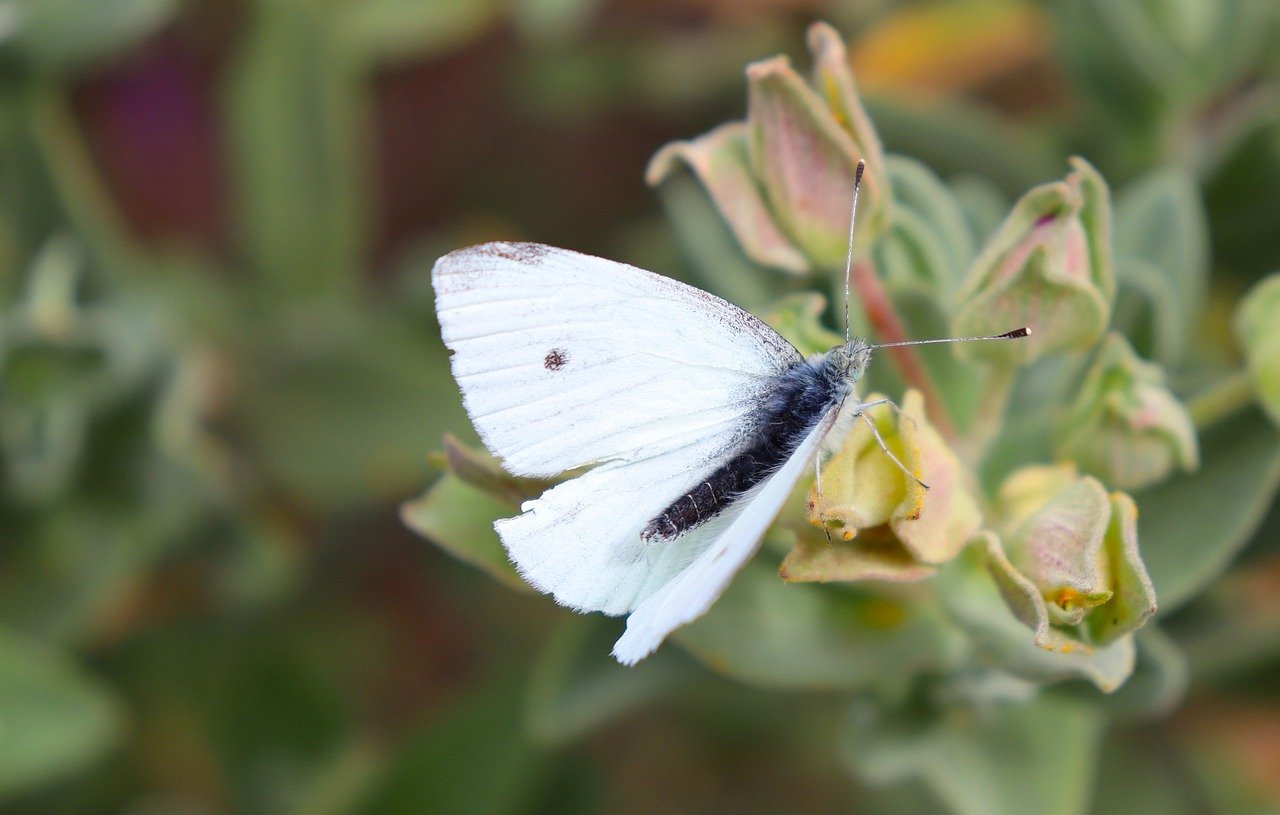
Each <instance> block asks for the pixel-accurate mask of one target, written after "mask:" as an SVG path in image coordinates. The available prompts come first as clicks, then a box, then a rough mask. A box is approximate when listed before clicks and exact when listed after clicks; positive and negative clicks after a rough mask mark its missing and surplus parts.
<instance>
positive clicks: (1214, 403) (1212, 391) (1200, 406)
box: [1187, 369, 1254, 431]
mask: <svg viewBox="0 0 1280 815" xmlns="http://www.w3.org/2000/svg"><path fill="white" fill-rule="evenodd" d="M1253 401H1254V392H1253V381H1252V380H1251V379H1250V378H1249V372H1248V371H1247V370H1244V369H1241V370H1239V371H1236V372H1235V373H1233V374H1230V375H1228V376H1225V377H1223V378H1222V379H1219V380H1218V381H1217V382H1215V383H1213V384H1212V385H1210V386H1209V387H1208V388H1206V389H1205V390H1203V391H1201V392H1200V393H1198V394H1196V395H1195V396H1193V397H1191V399H1190V400H1189V401H1188V402H1187V410H1188V411H1190V413H1191V420H1192V421H1193V422H1195V425H1196V430H1200V431H1204V430H1207V429H1208V428H1210V427H1213V426H1214V425H1216V424H1218V423H1219V422H1221V421H1223V420H1224V419H1226V418H1228V417H1230V416H1232V415H1234V414H1236V413H1239V412H1240V411H1241V410H1244V409H1245V408H1247V407H1249V405H1251V404H1253Z"/></svg>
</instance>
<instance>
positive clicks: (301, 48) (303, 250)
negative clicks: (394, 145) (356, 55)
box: [226, 0, 373, 297]
mask: <svg viewBox="0 0 1280 815" xmlns="http://www.w3.org/2000/svg"><path fill="white" fill-rule="evenodd" d="M248 19H249V23H250V24H249V25H248V27H247V30H246V31H245V32H243V34H242V36H241V38H240V42H239V43H238V47H237V49H236V52H235V53H236V60H235V61H234V63H233V64H232V65H231V66H230V69H229V71H228V91H227V105H226V110H227V117H228V122H229V131H228V133H229V137H228V144H229V151H228V153H229V161H228V164H229V167H230V170H231V175H232V184H233V193H234V196H235V199H236V205H237V208H238V214H239V215H240V218H241V222H240V224H239V226H240V228H241V237H242V239H243V241H244V249H245V252H246V255H247V257H248V259H249V261H250V262H251V264H252V270H253V272H254V273H255V274H256V275H258V276H259V277H260V278H261V280H262V282H263V283H264V286H263V287H262V288H261V289H260V290H259V291H260V293H261V294H262V295H264V296H271V297H289V296H296V295H298V294H301V293H313V292H316V291H326V290H327V291H337V292H340V293H346V292H347V291H349V290H350V288H351V287H353V286H354V285H355V284H356V282H357V280H358V274H359V272H360V270H361V267H362V265H363V263H364V260H365V254H366V241H367V239H368V232H369V229H370V228H371V225H370V215H371V213H372V211H373V207H371V206H370V205H369V202H368V196H367V195H366V193H367V192H368V190H367V189H366V187H365V179H366V174H367V173H368V172H369V169H370V168H369V167H368V164H369V161H368V159H367V152H366V150H365V148H366V145H365V143H364V139H365V137H366V133H365V130H364V127H365V126H364V124H363V121H364V120H365V117H367V116H369V115H370V114H369V109H370V107H371V104H370V101H369V99H368V98H367V93H366V88H367V82H365V81H363V80H364V77H363V76H362V71H363V69H364V67H365V66H363V65H361V64H358V63H357V61H356V60H353V59H351V58H350V55H349V54H347V53H346V52H344V51H342V50H341V49H340V48H338V47H337V43H338V42H339V41H340V40H339V35H338V32H339V31H341V28H342V26H341V21H342V18H340V17H333V16H331V12H330V10H329V9H328V8H327V6H325V4H318V3H309V2H296V0H260V2H257V3H255V4H254V6H253V14H251V15H249V16H248Z"/></svg>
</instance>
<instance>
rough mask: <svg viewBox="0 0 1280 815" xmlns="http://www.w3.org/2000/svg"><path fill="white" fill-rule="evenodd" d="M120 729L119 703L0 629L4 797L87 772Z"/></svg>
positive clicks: (58, 659)
mask: <svg viewBox="0 0 1280 815" xmlns="http://www.w3.org/2000/svg"><path fill="white" fill-rule="evenodd" d="M121 726H122V713H121V709H120V706H119V703H118V702H117V700H116V699H115V698H114V697H113V696H112V695H111V694H110V693H109V692H108V691H107V690H106V689H105V688H103V687H102V686H101V685H99V684H98V683H97V681H95V680H94V679H93V678H91V677H90V676H88V675H87V674H85V673H83V672H82V671H81V670H80V669H79V668H78V667H77V666H76V665H75V664H73V663H72V662H71V660H70V659H68V658H67V657H66V656H65V655H63V654H60V653H56V652H53V651H50V650H48V649H46V648H45V647H44V646H43V645H40V644H37V643H35V642H33V641H30V640H26V639H23V638H20V637H18V636H16V635H14V634H12V633H10V632H8V631H4V630H0V756H3V760H0V797H5V796H9V795H13V794H15V793H18V792H22V791H25V790H28V789H30V788H32V787H35V786H38V785H40V784H44V783H47V782H49V781H52V780H54V779H56V778H59V777H62V776H66V775H69V774H71V773H75V772H77V771H79V770H81V769H83V768H84V767H85V766H87V765H89V764H91V763H92V762H94V761H95V760H97V759H98V758H99V757H101V756H102V754H103V753H105V752H106V751H107V750H108V749H109V748H110V747H111V746H112V745H113V744H114V743H115V742H116V740H117V739H118V738H119V736H120V732H121Z"/></svg>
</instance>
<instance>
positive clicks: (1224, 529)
mask: <svg viewBox="0 0 1280 815" xmlns="http://www.w3.org/2000/svg"><path fill="white" fill-rule="evenodd" d="M1200 442H1201V453H1202V461H1201V463H1200V469H1199V471H1197V472H1195V473H1192V474H1190V475H1181V476H1176V477H1174V478H1172V479H1170V480H1169V481H1166V482H1164V483H1163V484H1160V485H1159V486H1156V487H1153V488H1151V489H1149V490H1144V491H1143V492H1139V493H1136V494H1135V495H1134V500H1135V501H1136V502H1137V504H1138V541H1139V545H1140V546H1141V547H1142V557H1143V561H1144V562H1145V563H1146V565H1147V570H1148V573H1149V574H1150V575H1151V580H1152V582H1153V583H1154V584H1155V587H1156V597H1157V598H1158V600H1159V603H1160V611H1159V613H1160V614H1162V615H1167V614H1169V613H1170V612H1172V611H1175V610H1176V609H1178V608H1179V607H1180V606H1182V605H1183V604H1184V603H1185V602H1186V601H1187V600H1189V599H1190V598H1191V597H1193V596H1195V595H1196V594H1197V593H1198V592H1200V591H1201V590H1202V589H1203V588H1204V586H1205V585H1206V584H1208V583H1209V582H1210V581H1212V580H1214V579H1215V578H1217V577H1218V576H1219V575H1220V574H1222V572H1223V571H1224V570H1225V569H1226V568H1227V565H1228V564H1229V563H1230V562H1231V560H1232V558H1234V557H1235V556H1236V554H1237V553H1238V552H1239V551H1240V549H1241V548H1242V547H1243V546H1244V545H1245V543H1247V542H1248V540H1249V538H1250V537H1251V536H1252V535H1253V532H1254V530H1255V529H1257V527H1258V524H1260V523H1261V522H1262V518H1263V516H1264V515H1265V513H1266V511H1267V508H1268V507H1270V506H1271V502H1272V500H1273V499H1274V498H1275V495H1276V492H1277V490H1280V433H1278V432H1277V431H1276V429H1275V428H1274V427H1272V426H1271V425H1270V424H1269V423H1268V422H1267V421H1266V419H1264V418H1263V417H1262V415H1261V414H1260V413H1259V412H1258V411H1256V410H1252V409H1251V410H1249V411H1247V412H1244V413H1241V414H1238V415H1237V416H1236V417H1235V418H1234V419H1232V420H1231V421H1229V422H1221V423H1219V424H1218V425H1215V426H1214V427H1212V428H1210V429H1208V430H1207V431H1205V432H1204V434H1203V435H1202V436H1201V439H1200Z"/></svg>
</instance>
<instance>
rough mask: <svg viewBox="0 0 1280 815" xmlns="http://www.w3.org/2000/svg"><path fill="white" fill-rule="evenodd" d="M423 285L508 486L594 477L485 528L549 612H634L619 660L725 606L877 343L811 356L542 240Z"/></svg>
mask: <svg viewBox="0 0 1280 815" xmlns="http://www.w3.org/2000/svg"><path fill="white" fill-rule="evenodd" d="M432 282H433V283H434V285H435V291H436V309H437V313H438V315H439V319H440V328H441V334H442V335H443V337H444V341H445V344H446V345H447V346H448V347H449V348H450V349H451V350H452V351H453V352H454V353H453V358H452V364H453V373H454V376H455V377H456V378H457V380H458V384H459V386H460V387H461V389H462V396H463V402H464V404H465V405H466V408H467V411H468V413H469V414H470V416H471V418H472V420H473V421H474V423H475V426H476V429H477V430H478V431H479V432H480V437H481V438H482V439H483V440H484V442H485V444H486V445H487V446H488V447H489V449H490V450H492V451H493V452H494V453H495V454H496V455H498V456H499V457H500V458H501V459H502V460H503V462H504V463H505V466H506V467H507V469H508V470H510V471H511V472H512V473H514V474H516V475H522V476H534V477H550V476H554V475H557V474H559V473H562V472H565V471H566V470H574V469H577V468H580V467H589V466H591V467H593V469H591V470H590V471H589V472H587V473H585V474H584V475H580V476H578V477H577V478H573V479H571V480H569V481H565V482H563V483H561V484H558V485H556V486H555V487H552V488H551V489H549V490H547V492H545V493H544V494H543V495H542V496H541V497H539V498H537V499H535V500H532V501H527V502H525V504H524V505H523V507H521V509H522V510H523V512H522V514H520V515H518V516H516V517H514V518H509V519H506V520H500V521H498V522H497V523H496V524H495V525H494V526H495V528H496V529H497V532H498V535H499V536H500V537H501V539H502V542H503V544H504V545H505V546H506V549H507V552H508V554H509V555H510V557H511V560H512V562H514V563H515V565H516V568H517V569H518V570H519V571H520V574H521V575H523V576H524V578H525V579H526V580H528V581H529V582H530V583H531V584H533V585H534V586H536V587H537V588H538V589H540V590H541V591H544V592H547V593H549V594H551V595H553V596H554V597H555V599H556V600H557V601H558V602H559V603H561V604H563V605H566V606H570V607H572V608H574V609H577V610H579V611H602V612H604V613H606V614H614V615H617V614H628V613H629V614H630V617H629V618H628V619H627V630H626V632H625V633H624V634H623V636H622V638H621V639H619V640H618V642H617V644H615V645H614V648H613V655H614V656H615V657H616V658H617V659H618V661H619V662H621V663H623V664H626V665H631V664H634V663H635V662H637V661H639V660H641V659H643V658H644V657H645V656H647V655H648V654H650V653H651V652H652V651H653V650H654V649H655V648H657V647H658V645H659V644H661V642H662V641H663V640H664V639H665V638H666V637H667V635H668V634H670V633H671V632H672V631H674V630H675V629H676V628H678V627H680V626H682V625H684V624H685V623H688V622H691V621H692V620H694V619H697V618H698V617H700V616H701V615H702V614H703V613H704V612H706V610H707V609H708V608H709V607H710V606H711V604H712V603H713V602H714V601H715V600H716V598H717V597H719V596H720V594H721V593H722V592H724V590H725V588H726V587H727V586H728V584H729V581H730V580H731V579H732V577H733V575H734V574H735V573H736V572H737V571H738V570H739V569H740V568H741V567H742V566H743V564H744V563H746V561H747V560H748V559H749V558H750V557H751V556H752V555H753V554H754V553H755V551H756V550H757V548H759V545H760V540H761V538H762V537H763V535H764V533H765V531H766V529H767V528H768V526H769V524H770V523H771V522H772V521H773V518H774V516H775V515H777V513H778V511H779V509H781V507H782V505H783V503H784V502H785V501H786V499H787V497H788V495H789V494H790V493H791V490H792V488H793V487H794V485H795V483H796V481H797V479H799V477H800V476H801V474H802V473H804V472H805V470H806V468H807V467H808V466H809V465H810V464H811V463H812V462H813V461H814V458H815V456H817V455H818V454H819V451H820V449H821V448H822V447H823V446H824V444H825V446H826V447H827V448H828V449H834V448H835V447H836V446H838V444H839V442H840V440H841V439H842V437H843V435H844V431H845V430H847V427H848V425H849V424H850V423H851V421H852V419H854V418H855V417H857V416H858V415H859V414H860V413H861V412H862V411H863V410H865V409H866V408H867V407H869V406H870V405H869V404H867V403H862V402H860V401H859V400H858V398H857V396H856V393H855V390H854V385H855V383H856V382H857V381H858V379H859V378H860V377H861V376H862V373H863V371H864V370H865V368H866V365H867V362H868V359H869V357H870V353H871V349H872V348H873V347H883V346H869V345H867V344H865V343H863V342H861V341H859V340H852V341H847V342H846V343H844V344H843V345H838V346H836V347H835V348H833V349H831V350H830V351H828V352H827V353H825V354H820V355H816V356H814V357H811V358H809V359H807V360H806V359H805V358H804V357H803V356H802V355H801V354H800V352H799V351H797V350H796V349H795V348H794V347H793V346H792V345H791V344H790V343H788V342H787V341H786V340H785V339H783V338H782V337H781V336H779V335H778V334H777V333H776V332H775V331H774V330H773V329H771V328H769V327H768V326H767V325H765V324H764V323H762V322H761V321H760V320H758V319H756V318H755V317H753V316H751V315H750V314H748V313H747V312H745V311H743V310H742V309H739V308H738V307H737V306H734V305H732V304H730V303H727V302H725V301H724V300H721V299H720V298H718V297H715V296H714V295H711V294H708V293H707V292H705V291H702V290H700V289H696V288H694V287H692V286H687V285H685V284H683V283H679V282H677V281H675V280H671V279H669V278H666V277H662V276H661V275H657V274H654V273H652V272H647V271H644V270H643V269H638V268H636V267H634V266H628V265H626V264H623V263H616V262H614V261H610V260H604V259H602V258H598V257H592V256H590V255H583V254H579V253H577V252H571V251H568V250H565V249H556V248H553V247H550V246H543V245H541V244H533V243H487V244H484V245H482V246H472V247H469V248H467V249H460V250H458V251H456V252H452V253H450V254H448V255H446V256H445V257H443V258H441V259H440V260H439V261H437V263H436V265H435V269H434V270H433V271H432ZM1015 335H1018V336H1020V334H1018V332H1010V333H1009V335H1007V336H1015ZM868 424H870V422H869V423H868ZM872 430H873V432H874V430H875V428H874V425H872ZM877 438H878V434H877ZM881 446H882V448H883V449H884V451H885V452H886V453H887V454H889V455H890V456H892V453H890V452H889V450H888V448H887V447H884V445H883V442H882V443H881ZM895 461H896V458H895ZM899 466H901V464H900V463H899Z"/></svg>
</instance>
